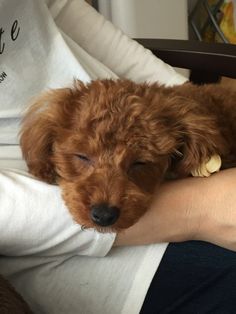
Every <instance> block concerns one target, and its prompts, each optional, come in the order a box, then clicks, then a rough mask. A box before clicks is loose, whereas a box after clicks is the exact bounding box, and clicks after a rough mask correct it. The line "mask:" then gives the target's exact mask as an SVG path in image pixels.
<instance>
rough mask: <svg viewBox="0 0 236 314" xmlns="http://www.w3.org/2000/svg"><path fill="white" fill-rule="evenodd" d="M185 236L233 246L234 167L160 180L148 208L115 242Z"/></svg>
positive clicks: (235, 214)
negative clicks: (198, 174) (209, 174)
mask: <svg viewBox="0 0 236 314" xmlns="http://www.w3.org/2000/svg"><path fill="white" fill-rule="evenodd" d="M187 240H202V241H208V242H211V243H214V244H217V245H220V246H223V247H225V248H228V249H231V250H236V168H235V169H229V170H225V171H221V172H219V173H217V174H214V175H212V176H211V177H209V178H188V179H184V180H178V181H173V182H168V183H165V184H163V185H162V186H161V188H160V189H159V191H158V193H157V194H156V196H155V199H154V202H153V204H152V206H151V208H150V210H149V211H148V212H147V213H146V214H145V215H144V216H143V217H142V218H141V219H140V220H139V221H138V222H137V223H136V224H135V225H133V226H132V227H130V228H129V229H127V230H125V231H123V232H120V233H118V235H117V238H116V241H115V243H114V245H115V246H121V245H141V244H149V243H158V242H180V241H187Z"/></svg>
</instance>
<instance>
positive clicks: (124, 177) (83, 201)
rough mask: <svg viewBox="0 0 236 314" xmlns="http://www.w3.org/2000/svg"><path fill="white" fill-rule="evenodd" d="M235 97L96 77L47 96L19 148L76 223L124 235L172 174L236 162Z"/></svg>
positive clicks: (211, 88) (213, 88) (208, 89)
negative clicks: (214, 161)
mask: <svg viewBox="0 0 236 314" xmlns="http://www.w3.org/2000/svg"><path fill="white" fill-rule="evenodd" d="M235 137H236V92H234V91H231V90H227V89H224V88H222V87H220V86H219V85H205V86H195V85H192V84H191V83H186V84H184V85H182V86H176V87H173V88H165V87H163V86H159V85H158V84H150V85H148V84H145V83H144V84H136V83H133V82H131V81H128V80H117V81H113V80H97V81H93V82H91V83H89V84H88V85H84V84H83V83H81V82H80V81H76V82H75V84H74V87H73V88H64V89H57V90H52V91H49V92H48V93H45V94H43V95H41V96H40V97H39V98H38V99H37V100H36V102H35V104H33V106H32V107H31V108H30V109H29V111H28V112H27V114H26V117H25V118H24V120H23V126H22V130H21V147H22V150H23V155H24V157H25V159H26V162H27V164H28V167H29V171H30V172H31V173H32V174H33V175H35V176H36V177H38V178H40V179H42V180H44V181H46V182H49V183H57V184H59V186H60V187H61V189H62V193H63V198H64V200H65V203H66V205H67V206H68V208H69V210H70V212H71V214H72V215H73V217H74V219H75V221H77V222H78V223H80V224H81V225H82V226H84V227H87V228H91V227H92V228H96V229H97V230H99V231H103V232H107V231H111V230H116V231H117V230H121V229H124V228H128V227H129V226H131V225H132V224H134V223H135V222H136V221H137V220H138V219H139V218H140V217H141V216H142V215H143V214H144V213H145V212H146V211H147V209H148V207H149V206H150V202H151V200H152V195H153V194H154V191H155V188H156V187H157V186H158V185H159V184H160V182H161V181H162V180H163V178H164V177H165V176H166V173H167V172H168V171H171V172H173V173H174V174H175V176H176V177H185V176H188V175H190V173H191V172H192V171H195V170H197V169H198V168H199V167H200V165H202V164H203V163H204V162H206V161H207V160H209V159H210V158H211V156H213V155H220V157H221V159H222V167H223V168H226V167H231V166H234V165H235V163H236V140H235Z"/></svg>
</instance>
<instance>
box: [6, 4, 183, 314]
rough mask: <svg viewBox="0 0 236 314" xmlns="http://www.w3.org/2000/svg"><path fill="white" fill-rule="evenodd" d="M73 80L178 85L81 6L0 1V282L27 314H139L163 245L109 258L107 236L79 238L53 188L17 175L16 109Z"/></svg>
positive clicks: (20, 167)
mask: <svg viewBox="0 0 236 314" xmlns="http://www.w3.org/2000/svg"><path fill="white" fill-rule="evenodd" d="M75 77H76V78H79V79H80V80H83V81H85V82H87V81H89V80H90V79H94V78H104V77H112V78H115V77H126V78H130V79H133V80H136V81H137V82H140V81H144V80H146V81H147V80H148V81H155V80H159V81H160V82H162V83H166V84H169V85H171V84H180V83H182V82H184V81H185V80H186V79H185V78H183V77H181V76H180V75H178V74H176V72H175V71H174V70H173V69H172V68H171V67H169V66H167V65H166V64H164V63H163V62H162V61H160V60H158V59H157V58H156V57H154V56H153V55H152V54H151V53H150V52H149V51H147V50H145V49H144V48H143V47H141V46H140V45H138V44H137V43H135V42H133V41H131V40H130V39H128V38H127V37H126V36H125V35H124V34H122V32H120V31H119V30H117V29H115V28H114V26H113V25H112V24H110V23H109V22H107V21H105V20H104V18H103V17H102V16H100V15H99V14H98V13H97V12H96V11H95V10H93V9H92V8H91V7H90V6H88V5H87V4H86V3H85V2H84V1H83V0H47V1H46V3H45V2H44V1H43V0H21V1H18V0H0V213H1V217H0V230H1V231H0V254H2V255H5V256H4V257H1V259H0V269H1V273H2V274H3V275H5V276H7V277H8V278H9V279H10V280H11V282H12V283H13V284H14V286H15V287H16V289H17V290H18V291H19V292H20V293H21V294H22V295H23V296H24V298H25V299H26V300H27V301H28V302H29V304H30V305H31V307H32V310H33V311H34V312H35V313H40V314H42V313H50V314H53V313H55V314H60V313H67V314H70V313H71V314H74V313H82V314H90V313H91V314H93V313H98V314H99V313H101V314H106V313H109V314H110V313H113V314H116V313H117V314H120V313H125V314H126V313H127V314H132V313H138V312H139V310H140V308H141V306H142V303H143V300H144V298H145V295H146V292H147V289H148V287H149V285H150V282H151V280H152V277H153V275H154V273H155V271H156V269H157V267H158V265H159V263H160V260H161V258H162V255H163V253H164V251H165V248H166V244H160V245H149V246H140V247H132V248H130V247H129V248H128V247H127V248H113V249H111V247H112V244H113V241H114V238H115V235H114V234H99V233H97V232H95V231H93V230H87V231H81V228H80V226H79V225H77V224H75V223H74V222H73V220H72V218H71V216H70V214H69V213H68V211H67V208H66V207H65V206H64V204H63V201H62V199H61V196H60V190H59V188H58V187H56V186H50V185H47V184H45V183H43V182H40V181H38V180H36V179H34V178H32V177H30V176H29V175H28V174H27V172H26V171H24V170H26V165H25V163H24V161H23V160H22V157H21V152H20V148H19V145H18V137H17V133H18V130H19V123H20V119H21V117H22V113H23V111H24V109H25V107H26V106H27V104H28V103H29V101H30V99H31V98H32V97H33V96H35V95H36V94H38V93H40V92H41V91H43V90H47V89H49V88H54V87H63V86H67V85H69V84H71V83H72V81H73V79H74V78H75ZM13 169H14V170H13ZM106 254H107V255H106ZM105 255H106V257H103V258H101V257H102V256H105Z"/></svg>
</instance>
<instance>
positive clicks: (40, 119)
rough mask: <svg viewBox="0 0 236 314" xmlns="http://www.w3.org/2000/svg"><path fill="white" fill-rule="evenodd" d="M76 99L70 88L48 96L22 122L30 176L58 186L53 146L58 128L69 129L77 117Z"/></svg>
mask: <svg viewBox="0 0 236 314" xmlns="http://www.w3.org/2000/svg"><path fill="white" fill-rule="evenodd" d="M72 98H73V96H72V91H71V90H70V89H69V88H63V89H56V90H52V91H49V92H46V93H44V94H42V95H40V96H39V97H38V98H37V99H35V101H34V103H33V105H32V106H30V108H29V109H28V111H27V112H26V115H25V117H24V118H23V121H22V127H21V131H20V145H21V149H22V153H23V157H24V158H25V160H26V162H27V165H28V168H29V172H30V173H32V174H33V175H35V176H36V177H38V178H40V179H42V180H44V181H46V182H48V183H54V182H55V176H56V173H55V169H54V165H53V162H52V159H51V157H52V154H53V143H54V141H55V137H56V136H57V133H58V128H63V127H65V126H64V125H65V123H66V120H67V119H68V116H69V115H70V116H71V115H72V114H73V113H72V112H71V109H72V108H71V107H72V105H73V104H72V101H71V100H72Z"/></svg>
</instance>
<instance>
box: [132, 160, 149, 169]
mask: <svg viewBox="0 0 236 314" xmlns="http://www.w3.org/2000/svg"><path fill="white" fill-rule="evenodd" d="M146 165H147V162H146V161H141V160H136V161H134V162H133V163H132V164H131V165H130V169H136V168H141V167H143V166H146Z"/></svg>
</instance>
